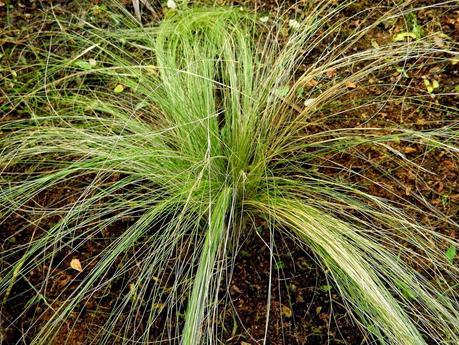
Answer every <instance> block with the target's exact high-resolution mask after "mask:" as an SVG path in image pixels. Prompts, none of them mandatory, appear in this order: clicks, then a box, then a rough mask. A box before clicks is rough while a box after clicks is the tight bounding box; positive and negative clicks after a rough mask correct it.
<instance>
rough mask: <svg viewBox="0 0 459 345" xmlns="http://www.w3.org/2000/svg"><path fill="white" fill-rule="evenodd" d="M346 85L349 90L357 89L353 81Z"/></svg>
mask: <svg viewBox="0 0 459 345" xmlns="http://www.w3.org/2000/svg"><path fill="white" fill-rule="evenodd" d="M345 85H346V87H347V88H348V89H355V88H356V87H357V84H356V83H354V82H352V81H348V82H346V84H345Z"/></svg>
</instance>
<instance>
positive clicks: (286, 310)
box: [281, 304, 293, 317]
mask: <svg viewBox="0 0 459 345" xmlns="http://www.w3.org/2000/svg"><path fill="white" fill-rule="evenodd" d="M281 314H282V316H285V317H292V315H293V313H292V309H290V308H289V307H287V306H286V305H283V304H282V305H281Z"/></svg>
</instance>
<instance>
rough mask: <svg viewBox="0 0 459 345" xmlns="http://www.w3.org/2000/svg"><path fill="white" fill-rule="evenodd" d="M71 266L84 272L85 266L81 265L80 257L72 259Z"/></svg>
mask: <svg viewBox="0 0 459 345" xmlns="http://www.w3.org/2000/svg"><path fill="white" fill-rule="evenodd" d="M70 267H71V268H73V269H74V270H75V271H78V272H83V267H81V262H80V260H78V259H72V261H70Z"/></svg>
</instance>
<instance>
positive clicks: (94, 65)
mask: <svg viewBox="0 0 459 345" xmlns="http://www.w3.org/2000/svg"><path fill="white" fill-rule="evenodd" d="M88 62H89V64H90V65H91V67H96V66H97V61H96V60H94V59H89V60H88Z"/></svg>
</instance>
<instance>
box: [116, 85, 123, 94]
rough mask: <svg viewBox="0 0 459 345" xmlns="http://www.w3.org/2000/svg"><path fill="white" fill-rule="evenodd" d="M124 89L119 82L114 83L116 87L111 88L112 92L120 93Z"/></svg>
mask: <svg viewBox="0 0 459 345" xmlns="http://www.w3.org/2000/svg"><path fill="white" fill-rule="evenodd" d="M123 91H124V86H123V85H121V84H118V85H116V87H115V88H114V89H113V92H114V93H121V92H123Z"/></svg>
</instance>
